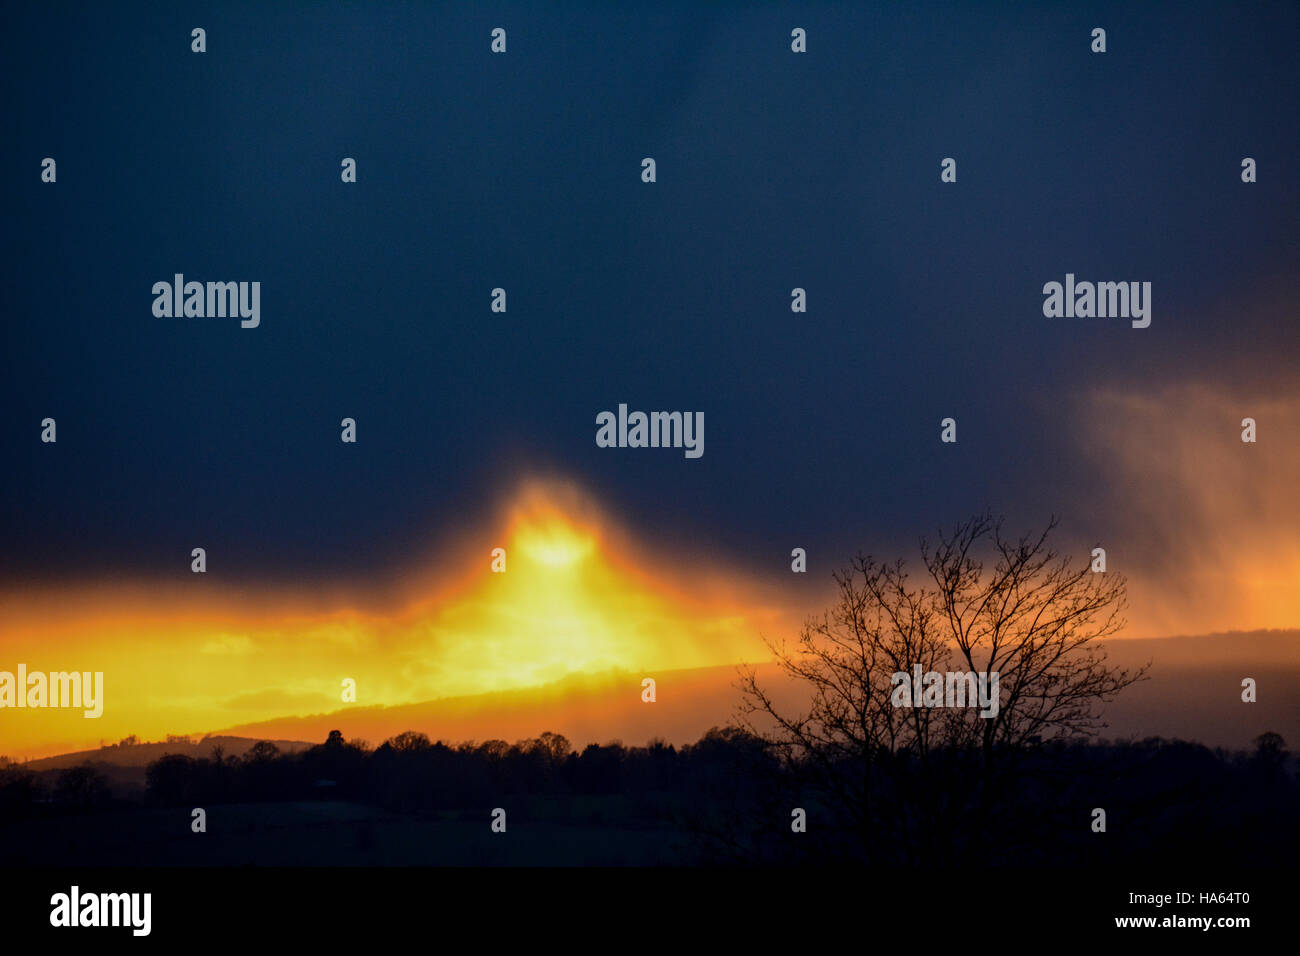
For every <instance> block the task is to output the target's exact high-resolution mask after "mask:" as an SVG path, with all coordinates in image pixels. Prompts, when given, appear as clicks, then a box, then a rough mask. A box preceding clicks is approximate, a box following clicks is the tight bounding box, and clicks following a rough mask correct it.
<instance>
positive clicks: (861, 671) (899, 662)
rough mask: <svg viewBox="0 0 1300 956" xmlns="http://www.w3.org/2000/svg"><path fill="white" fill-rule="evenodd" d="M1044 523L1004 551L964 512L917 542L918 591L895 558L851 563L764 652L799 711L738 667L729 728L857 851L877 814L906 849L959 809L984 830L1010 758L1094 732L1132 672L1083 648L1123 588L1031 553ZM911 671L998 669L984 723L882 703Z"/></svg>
mask: <svg viewBox="0 0 1300 956" xmlns="http://www.w3.org/2000/svg"><path fill="white" fill-rule="evenodd" d="M1055 527H1056V521H1055V520H1054V519H1053V520H1052V521H1050V522H1049V523H1048V525H1047V527H1046V529H1045V530H1043V531H1042V533H1041V534H1034V535H1026V536H1024V537H1021V538H1018V539H1015V540H1011V539H1008V538H1006V537H1005V536H1004V535H1003V533H1002V528H1001V522H1000V521H995V520H993V518H992V517H991V516H989V515H987V514H984V515H980V516H977V517H975V518H973V519H971V520H969V521H967V522H965V523H963V524H960V525H958V526H957V527H956V528H955V529H954V530H953V531H952V532H951V533H948V534H944V533H940V535H939V536H938V540H937V542H935V543H933V544H932V543H931V542H929V541H927V540H926V539H922V540H921V543H920V553H921V567H922V568H923V569H924V576H923V577H921V579H920V582H919V583H913V581H912V578H911V576H910V574H909V572H908V570H907V566H906V563H905V562H904V561H902V560H897V561H894V562H893V563H889V564H884V563H879V562H877V561H876V560H874V559H873V558H871V557H864V556H862V555H859V556H858V557H857V558H856V559H855V560H854V561H853V562H852V564H851V566H850V567H849V568H848V569H847V570H844V571H841V572H838V573H837V574H835V581H836V583H837V584H838V586H839V598H838V600H837V602H836V603H835V605H834V606H833V607H832V608H830V609H829V610H828V611H826V612H825V613H823V614H822V615H821V616H820V617H816V618H813V619H810V620H809V621H808V622H807V623H806V624H805V625H804V628H803V630H802V631H801V633H800V635H799V637H798V639H797V641H796V642H795V643H794V644H793V645H790V644H788V643H786V642H784V641H780V640H778V641H768V646H769V648H770V649H771V650H772V653H773V655H774V657H775V659H776V661H777V663H778V665H779V667H780V669H781V670H782V671H783V672H784V674H785V675H786V676H787V677H789V678H791V679H793V681H794V682H795V683H796V684H797V685H800V686H802V687H804V688H806V689H807V690H808V691H809V692H810V694H809V703H808V705H807V707H806V709H803V710H802V711H799V712H789V711H788V710H787V709H786V708H784V707H782V706H780V705H779V704H778V703H777V702H776V700H775V699H774V697H773V696H772V694H771V693H770V692H769V691H768V690H767V689H766V688H764V687H763V686H761V685H760V683H759V680H758V677H757V673H756V671H755V670H754V669H753V668H752V667H751V668H748V669H745V670H743V671H742V674H741V679H740V683H739V687H740V690H741V691H742V701H741V706H740V723H741V724H742V726H744V727H745V728H746V729H747V730H749V731H750V732H751V733H754V734H756V735H758V736H760V737H762V738H763V739H764V740H765V741H766V742H767V744H768V746H769V747H770V749H771V750H772V751H773V752H774V753H775V754H776V755H777V756H778V757H779V758H780V760H781V761H782V763H783V764H784V765H785V766H786V767H787V768H789V769H790V770H791V771H792V772H794V774H795V775H796V776H797V777H798V779H799V780H800V781H801V782H802V783H803V784H804V785H805V786H806V785H808V784H811V785H812V786H813V787H815V788H816V789H817V791H818V792H819V793H820V794H822V796H823V797H824V799H825V800H826V801H827V802H828V803H829V804H831V805H833V806H834V807H835V808H836V809H837V811H838V812H839V814H840V815H841V818H842V819H844V820H845V825H846V826H848V827H850V828H852V829H854V830H856V831H858V833H859V834H860V835H861V836H862V838H863V839H864V840H866V841H868V842H869V841H871V840H873V839H878V838H879V831H880V825H881V818H882V816H885V817H887V818H888V819H889V820H890V821H891V822H892V823H893V824H894V825H896V826H897V827H898V828H899V834H898V839H899V840H900V841H902V842H903V843H904V844H907V845H911V846H914V847H919V846H920V844H921V843H924V842H926V841H930V840H939V839H943V838H944V824H945V823H947V822H951V821H950V817H951V816H952V814H953V813H955V812H957V811H958V810H960V809H963V808H969V809H974V810H975V811H976V812H977V813H978V814H980V815H981V816H982V817H983V818H985V819H987V816H988V814H989V812H990V808H991V806H992V803H993V801H994V799H995V797H996V794H997V790H998V787H999V785H1000V784H1001V783H1002V782H1003V779H1002V778H1003V777H1004V776H1005V774H1004V773H1002V771H1005V770H1007V769H1008V766H1007V765H1008V764H1009V763H1010V762H1012V761H1014V759H1015V758H1016V757H1017V755H1019V754H1020V753H1023V752H1024V751H1025V750H1027V749H1029V748H1031V747H1033V746H1035V745H1037V744H1038V743H1040V742H1042V741H1043V740H1044V739H1049V738H1053V737H1077V736H1081V735H1090V734H1094V733H1095V732H1096V730H1097V729H1098V728H1099V727H1101V726H1104V725H1103V724H1102V723H1101V720H1100V716H1099V712H1098V710H1099V705H1100V704H1102V703H1103V702H1106V701H1109V700H1111V699H1112V698H1113V697H1114V696H1115V695H1116V694H1117V693H1119V691H1121V690H1122V689H1124V688H1125V687H1127V686H1129V685H1130V684H1133V683H1134V682H1135V681H1138V680H1141V679H1143V677H1144V676H1145V672H1146V669H1147V668H1146V667H1143V668H1140V669H1138V670H1136V671H1128V670H1123V669H1118V668H1113V667H1110V666H1108V665H1107V663H1106V654H1105V651H1104V649H1103V648H1102V647H1101V646H1100V645H1099V643H1098V642H1099V641H1100V640H1101V639H1104V638H1106V637H1109V636H1111V635H1113V634H1115V633H1116V632H1117V631H1119V629H1120V628H1122V627H1123V625H1124V620H1123V618H1122V616H1121V612H1122V610H1123V608H1124V605H1125V582H1124V579H1123V577H1122V576H1120V575H1117V574H1113V573H1110V572H1106V573H1094V572H1093V571H1092V570H1091V568H1090V567H1089V566H1088V564H1087V563H1086V562H1085V563H1084V564H1083V566H1082V567H1079V566H1075V565H1074V563H1073V562H1072V561H1071V559H1070V558H1069V557H1068V556H1065V557H1063V556H1061V555H1059V554H1058V553H1057V552H1056V551H1054V550H1053V549H1052V548H1050V547H1049V546H1048V544H1047V540H1048V537H1049V535H1050V534H1051V532H1052V530H1053V529H1054V528H1055ZM917 665H920V668H921V671H922V672H923V673H928V672H932V671H937V672H940V673H946V672H949V671H952V672H972V673H977V674H979V673H984V674H988V675H992V674H993V673H996V674H998V677H999V695H998V696H999V706H998V707H997V710H996V714H993V715H990V716H981V713H985V714H987V711H981V710H980V709H979V708H978V707H972V706H966V707H951V706H948V707H928V706H897V705H896V704H897V701H898V696H897V695H896V693H895V691H896V688H897V686H898V685H897V683H896V681H895V679H894V675H895V674H908V675H911V674H913V673H914V668H915V667H916V666H917ZM936 755H941V757H942V759H939V760H936V759H935V758H936ZM882 770H887V771H889V772H888V773H885V774H884V776H883V779H882V774H881V771H882ZM972 802H973V806H971V807H967V805H968V804H970V803H972ZM918 852H921V851H920V850H919V849H918Z"/></svg>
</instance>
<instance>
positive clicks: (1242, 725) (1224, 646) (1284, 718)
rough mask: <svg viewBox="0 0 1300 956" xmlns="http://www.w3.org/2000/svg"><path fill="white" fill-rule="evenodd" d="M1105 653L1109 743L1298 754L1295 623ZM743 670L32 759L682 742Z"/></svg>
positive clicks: (581, 682)
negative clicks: (1257, 743) (1172, 742)
mask: <svg viewBox="0 0 1300 956" xmlns="http://www.w3.org/2000/svg"><path fill="white" fill-rule="evenodd" d="M1108 651H1109V654H1110V660H1111V663H1112V664H1114V665H1117V666H1123V667H1136V666H1139V665H1140V664H1142V663H1145V662H1146V661H1147V660H1148V659H1149V660H1151V661H1152V662H1153V666H1152V670H1151V677H1150V679H1149V680H1146V681H1143V682H1141V683H1139V684H1137V685H1135V686H1133V687H1130V688H1128V689H1127V690H1125V691H1124V692H1123V693H1121V694H1120V695H1119V697H1118V699H1117V700H1115V701H1114V702H1113V703H1111V704H1108V705H1104V706H1103V707H1102V715H1103V718H1104V719H1105V720H1106V722H1107V724H1108V725H1109V726H1108V727H1107V728H1106V729H1105V730H1103V731H1102V732H1101V736H1102V737H1103V738H1108V739H1112V740H1123V739H1142V738H1146V737H1166V738H1179V739H1183V740H1191V741H1197V742H1200V743H1203V744H1207V745H1209V746H1211V747H1227V748H1232V749H1249V748H1250V747H1251V746H1252V742H1253V740H1254V739H1255V737H1257V736H1258V735H1259V734H1261V733H1263V732H1265V731H1270V730H1271V731H1275V732H1277V733H1279V734H1281V735H1282V736H1283V738H1284V739H1285V740H1286V742H1287V744H1288V745H1289V747H1290V748H1291V750H1292V751H1300V707H1297V706H1296V701H1298V700H1300V630H1272V631H1251V632H1230V633H1225V634H1208V635H1199V636H1193V637H1169V638H1158V639H1141V640H1115V641H1112V642H1110V643H1109V644H1108ZM758 672H759V676H760V679H761V681H762V683H764V685H765V686H767V687H768V688H770V690H771V693H772V694H773V696H774V697H775V699H777V700H779V701H781V702H782V703H783V705H784V706H786V707H788V708H792V709H793V708H796V707H798V705H799V702H800V700H801V692H800V688H799V687H797V686H795V685H792V684H790V683H789V682H787V681H786V680H785V679H784V677H783V675H782V674H781V673H780V672H779V671H778V670H777V669H776V667H775V666H774V665H771V664H765V665H760V666H759V668H758ZM736 676H737V674H736V668H735V667H732V666H724V667H706V668H699V669H695V670H680V671H654V672H645V673H642V672H639V671H638V672H635V673H630V672H628V673H618V672H609V673H604V674H596V675H584V676H581V677H570V678H568V679H566V680H562V681H558V682H556V683H553V684H548V685H546V686H543V687H539V688H533V689H530V690H517V691H501V692H497V693H489V694H478V695H474V696H470V697H454V698H443V699H439V700H430V701H424V702H421V703H416V704H408V705H404V706H397V707H351V708H344V709H340V710H336V711H333V712H330V713H326V714H314V715H309V716H286V717H283V718H278V719H275V720H269V721H263V722H261V723H253V724H241V725H238V726H235V727H229V728H224V729H222V730H221V731H220V732H219V734H216V735H212V736H208V737H205V738H203V740H201V741H200V742H198V743H193V744H186V743H150V744H137V745H134V746H128V747H104V748H101V749H98V750H85V751H80V752H78V753H70V754H63V755H60V756H57V757H48V758H44V759H42V760H33V761H31V762H30V763H29V764H28V766H30V767H31V768H32V769H34V770H53V769H60V768H63V767H69V766H74V765H76V764H79V763H83V762H86V761H90V762H91V763H97V764H101V765H107V766H111V767H115V768H129V767H136V768H141V770H142V769H143V768H144V767H145V765H147V764H148V763H150V762H151V761H153V760H156V759H157V758H158V757H160V756H162V755H163V754H165V753H185V754H188V755H190V756H196V757H198V756H207V755H208V754H209V753H210V752H211V750H212V748H213V746H215V745H218V744H219V745H221V746H222V747H224V748H225V752H226V753H227V754H228V755H231V756H240V755H242V754H243V753H244V752H245V751H246V750H248V748H249V747H251V746H252V745H253V744H254V743H255V742H256V741H259V740H270V741H272V742H273V743H274V744H275V745H276V746H277V747H279V748H280V749H281V750H282V751H286V752H294V751H299V750H303V749H305V748H307V747H309V746H311V745H312V744H316V743H321V742H323V741H324V740H325V738H326V737H327V736H328V734H329V732H330V731H331V730H336V729H337V730H340V731H342V732H343V735H344V736H345V737H346V738H347V739H349V740H354V739H362V740H366V741H368V742H369V743H370V744H371V745H373V746H378V745H379V744H380V743H382V742H383V741H384V740H386V739H388V738H389V737H392V736H394V735H396V734H399V733H401V732H403V731H406V730H415V731H420V732H423V733H425V734H427V735H428V736H429V737H430V738H432V739H435V740H444V741H447V742H449V743H459V742H462V741H484V740H491V739H501V740H505V741H508V742H513V741H516V740H521V739H525V738H531V737H536V736H537V735H538V734H540V733H542V732H543V731H552V732H554V733H558V734H563V735H564V736H566V737H567V738H568V739H569V741H570V742H571V743H572V744H573V746H575V747H577V748H578V749H579V750H581V749H582V748H583V747H584V746H586V745H587V744H588V743H607V742H609V741H612V740H621V741H623V742H625V743H628V744H644V743H646V742H647V741H649V740H651V739H653V738H661V739H664V740H667V741H669V742H672V743H676V744H679V745H680V744H685V743H691V742H693V741H696V740H698V739H699V738H700V737H701V736H703V734H704V733H705V732H706V731H707V730H708V729H709V728H710V727H714V726H722V725H725V724H727V723H729V722H731V721H732V720H733V718H734V717H735V715H736V707H737V704H738V703H739V702H740V693H739V691H738V690H736V688H735V687H734V686H733V685H734V682H735V680H736ZM645 677H653V678H655V680H656V682H657V700H656V701H655V702H654V703H653V704H650V703H643V702H642V700H641V681H642V679H643V678H645ZM1244 677H1252V678H1254V679H1255V681H1256V683H1257V685H1258V701H1257V702H1256V703H1253V704H1247V703H1243V702H1242V700H1241V681H1242V678H1244ZM307 741H310V743H308V742H307ZM110 776H112V775H110ZM138 776H140V779H143V778H142V775H138ZM132 779H134V778H132Z"/></svg>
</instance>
